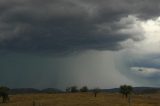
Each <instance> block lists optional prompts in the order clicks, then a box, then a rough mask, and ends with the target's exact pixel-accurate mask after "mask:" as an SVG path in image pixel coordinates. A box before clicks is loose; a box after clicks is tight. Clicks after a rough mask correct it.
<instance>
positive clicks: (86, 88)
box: [80, 86, 88, 92]
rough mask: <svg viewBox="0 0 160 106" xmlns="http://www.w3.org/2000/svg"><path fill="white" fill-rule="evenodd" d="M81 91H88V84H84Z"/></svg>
mask: <svg viewBox="0 0 160 106" xmlns="http://www.w3.org/2000/svg"><path fill="white" fill-rule="evenodd" d="M80 91H81V92H88V87H87V86H83V87H82V88H81V89H80Z"/></svg>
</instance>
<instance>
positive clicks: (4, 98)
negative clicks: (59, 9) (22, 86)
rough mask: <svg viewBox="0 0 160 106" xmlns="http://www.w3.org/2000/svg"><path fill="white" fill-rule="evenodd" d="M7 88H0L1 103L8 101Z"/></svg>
mask: <svg viewBox="0 0 160 106" xmlns="http://www.w3.org/2000/svg"><path fill="white" fill-rule="evenodd" d="M8 92H9V88H8V87H5V86H1V87H0V97H2V102H3V103H5V102H7V101H8V100H9V96H8Z"/></svg>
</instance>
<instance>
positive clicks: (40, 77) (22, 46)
mask: <svg viewBox="0 0 160 106" xmlns="http://www.w3.org/2000/svg"><path fill="white" fill-rule="evenodd" d="M159 11H160V1H159V0H45V1H44V0H0V73H1V74H0V85H6V86H9V87H12V88H22V87H34V88H46V87H55V88H61V89H63V88H65V87H67V86H72V85H76V86H78V87H81V86H83V85H87V86H88V87H90V88H94V87H99V88H112V87H119V86H120V85H122V84H130V85H133V86H156V87H160V35H159V33H160V14H159Z"/></svg>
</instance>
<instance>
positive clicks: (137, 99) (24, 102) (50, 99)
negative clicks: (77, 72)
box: [0, 93, 160, 106]
mask: <svg viewBox="0 0 160 106" xmlns="http://www.w3.org/2000/svg"><path fill="white" fill-rule="evenodd" d="M10 99H11V100H10V102H8V103H5V104H2V103H0V106H33V101H35V106H128V102H127V100H126V99H125V98H122V95H120V94H111V93H98V95H97V97H94V94H93V93H63V94H23V95H22V94H21V95H13V96H10ZM131 106H160V93H159V94H148V95H147V94H146V95H133V96H132V104H131Z"/></svg>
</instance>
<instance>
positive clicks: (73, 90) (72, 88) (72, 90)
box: [70, 86, 78, 93]
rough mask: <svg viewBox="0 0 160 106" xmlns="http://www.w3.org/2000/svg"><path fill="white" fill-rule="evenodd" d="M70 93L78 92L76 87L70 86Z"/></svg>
mask: <svg viewBox="0 0 160 106" xmlns="http://www.w3.org/2000/svg"><path fill="white" fill-rule="evenodd" d="M70 89H71V92H73V93H74V92H78V89H77V86H72V87H71V88H70Z"/></svg>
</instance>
